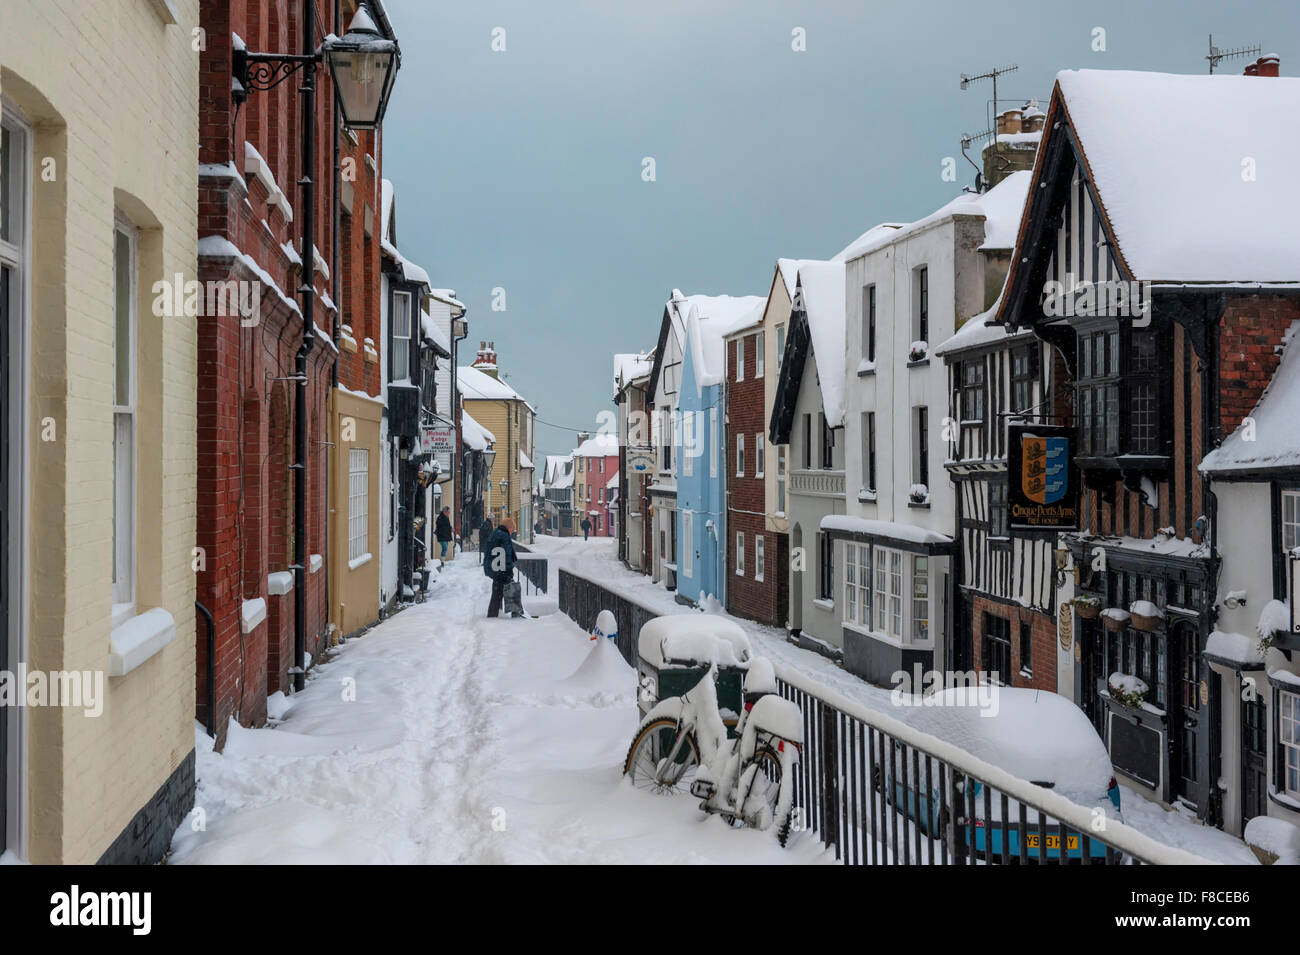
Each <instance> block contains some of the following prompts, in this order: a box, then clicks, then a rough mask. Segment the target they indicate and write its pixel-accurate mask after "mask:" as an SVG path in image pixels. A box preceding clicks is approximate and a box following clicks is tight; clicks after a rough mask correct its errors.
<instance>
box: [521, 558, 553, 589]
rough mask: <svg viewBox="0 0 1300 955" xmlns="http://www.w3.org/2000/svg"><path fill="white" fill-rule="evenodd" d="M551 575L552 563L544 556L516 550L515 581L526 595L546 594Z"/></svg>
mask: <svg viewBox="0 0 1300 955" xmlns="http://www.w3.org/2000/svg"><path fill="white" fill-rule="evenodd" d="M549 574H550V562H549V561H548V560H547V559H546V558H545V557H544V556H542V555H541V554H534V553H531V552H528V551H525V552H522V553H521V552H520V551H519V548H515V579H516V580H518V581H519V586H520V587H522V588H523V592H524V593H525V594H528V593H532V592H533V591H537V592H538V593H543V594H544V593H546V589H547V576H548V575H549Z"/></svg>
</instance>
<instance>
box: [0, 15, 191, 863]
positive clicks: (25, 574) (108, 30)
mask: <svg viewBox="0 0 1300 955" xmlns="http://www.w3.org/2000/svg"><path fill="white" fill-rule="evenodd" d="M197 24H198V0H170V2H166V3H164V2H159V0H116V2H113V3H85V2H80V0H4V2H3V3H0V98H2V99H3V137H2V142H0V163H2V164H3V175H2V176H0V181H2V183H3V189H0V202H2V203H3V208H2V209H0V220H2V225H0V319H2V321H0V328H3V339H4V341H3V346H4V347H3V348H0V355H2V356H3V374H2V376H0V377H2V378H3V383H4V387H5V389H6V393H5V400H4V402H3V405H2V407H3V411H4V415H3V428H4V435H3V441H0V447H2V448H3V449H4V458H3V460H4V471H3V481H4V496H3V508H4V514H3V517H4V520H3V522H2V523H0V526H3V528H4V533H5V535H6V540H5V542H4V545H5V546H4V549H3V553H4V554H5V566H4V571H5V577H4V579H3V595H2V597H3V600H2V601H0V605H2V607H3V615H4V624H5V629H4V633H3V634H0V670H8V671H11V672H12V671H21V668H26V669H27V670H28V671H29V672H30V671H40V672H41V673H42V674H45V675H47V676H55V677H58V676H59V675H60V674H62V675H63V677H64V679H63V685H64V686H65V687H67V686H70V685H75V683H76V680H77V679H80V680H83V681H84V683H83V689H85V688H88V689H89V691H90V694H91V695H92V696H93V697H94V699H93V700H88V699H86V698H85V697H84V696H83V698H82V699H81V700H80V702H81V703H82V706H79V707H78V706H59V707H56V706H52V705H43V706H34V705H28V706H23V707H16V706H0V729H2V730H3V735H0V772H2V774H3V775H2V776H0V780H2V785H0V796H3V803H2V805H3V815H2V816H0V823H2V825H0V850H3V854H5V855H9V854H12V855H13V856H17V857H18V858H24V859H28V860H30V861H32V862H37V863H93V862H96V861H103V862H132V861H136V862H155V861H157V860H158V859H159V858H160V857H161V856H162V854H163V853H164V852H165V851H166V849H167V847H168V845H169V844H170V841H171V835H172V833H173V831H174V830H175V827H176V826H177V824H178V823H179V822H181V821H182V819H183V818H184V816H185V814H186V813H187V812H188V811H189V810H190V808H191V806H192V805H193V801H194V691H195V673H194V660H195V655H194V634H195V610H194V594H195V581H194V569H193V568H194V565H195V562H196V561H200V560H204V559H213V555H195V554H194V553H192V548H193V546H194V539H195V486H196V474H195V455H196V448H195V440H196V422H195V374H196V364H197V324H196V322H195V320H194V318H193V316H188V317H187V316H186V314H185V313H184V308H183V303H180V302H175V301H169V297H168V296H165V295H158V294H157V293H156V292H155V290H154V285H155V283H156V282H164V283H166V284H168V285H172V284H173V283H174V282H175V281H176V280H177V279H176V277H177V276H179V277H180V279H181V280H182V281H188V280H193V279H194V277H195V273H196V267H197V206H196V196H197V191H198V173H199V170H198V110H197V101H198V86H199V82H198V81H199V61H198V54H197V53H196V52H195V51H194V49H193V48H192V46H191V31H192V30H193V29H194V28H195V27H196V26H197ZM28 685H29V686H30V685H31V684H28ZM96 687H100V688H101V691H100V692H96ZM45 702H46V703H47V704H48V703H50V702H52V700H50V699H49V698H47V699H46V700H45ZM65 702H66V701H65ZM73 702H76V701H75V700H74V701H73ZM97 711H98V712H97ZM96 713H97V715H92V714H96Z"/></svg>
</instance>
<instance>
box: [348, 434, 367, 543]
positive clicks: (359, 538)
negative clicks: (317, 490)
mask: <svg viewBox="0 0 1300 955" xmlns="http://www.w3.org/2000/svg"><path fill="white" fill-rule="evenodd" d="M369 546H370V449H369V448H349V449H348V560H349V561H354V560H359V559H361V558H362V557H365V556H366V554H368V553H369V552H370V550H369Z"/></svg>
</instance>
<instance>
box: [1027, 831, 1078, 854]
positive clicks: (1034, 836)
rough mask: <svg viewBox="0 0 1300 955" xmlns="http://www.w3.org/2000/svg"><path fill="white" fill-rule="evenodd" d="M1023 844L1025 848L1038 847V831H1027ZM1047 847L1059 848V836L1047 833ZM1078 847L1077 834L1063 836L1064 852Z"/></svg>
mask: <svg viewBox="0 0 1300 955" xmlns="http://www.w3.org/2000/svg"><path fill="white" fill-rule="evenodd" d="M1025 846H1026V847H1027V848H1029V849H1037V848H1038V833H1036V832H1031V833H1028V834H1027V835H1026V836H1025ZM1047 848H1049V849H1060V848H1061V837H1060V836H1053V835H1049V836H1048V837H1047ZM1078 848H1079V837H1078V836H1066V837H1065V851H1066V852H1072V851H1074V850H1076V849H1078Z"/></svg>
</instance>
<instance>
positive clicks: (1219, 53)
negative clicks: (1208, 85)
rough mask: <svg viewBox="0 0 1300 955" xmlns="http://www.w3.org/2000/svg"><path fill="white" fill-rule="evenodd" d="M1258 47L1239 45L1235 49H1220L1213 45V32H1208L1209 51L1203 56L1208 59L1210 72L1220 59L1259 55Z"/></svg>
mask: <svg viewBox="0 0 1300 955" xmlns="http://www.w3.org/2000/svg"><path fill="white" fill-rule="evenodd" d="M1259 50H1260V48H1259V47H1258V46H1241V47H1237V49H1235V50H1220V49H1219V48H1218V47H1217V46H1215V45H1214V34H1213V33H1211V34H1210V52H1209V53H1207V54H1206V56H1205V58H1206V59H1207V60H1209V61H1210V72H1211V73H1213V72H1214V68H1215V67H1216V66H1218V65H1219V61H1220V60H1231V59H1235V58H1236V57H1239V56H1259Z"/></svg>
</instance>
